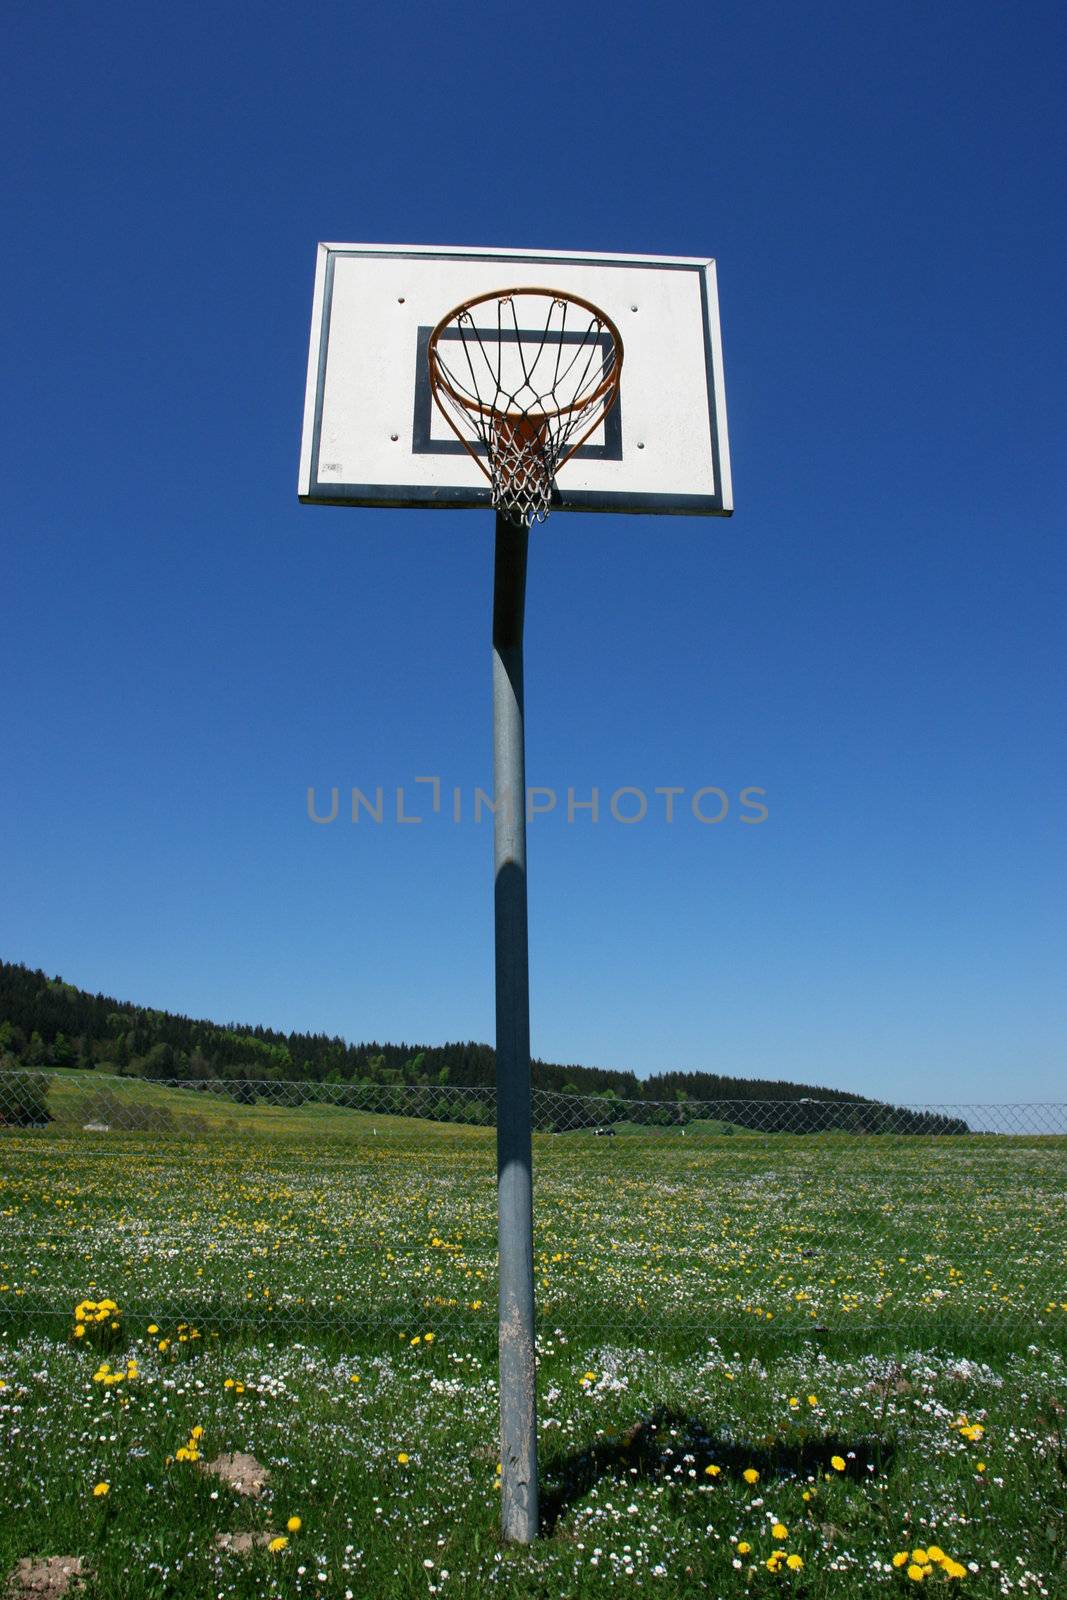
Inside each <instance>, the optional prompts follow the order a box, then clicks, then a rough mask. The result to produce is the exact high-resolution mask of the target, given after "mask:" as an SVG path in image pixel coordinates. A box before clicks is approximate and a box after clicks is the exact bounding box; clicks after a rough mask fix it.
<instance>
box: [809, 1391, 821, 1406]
mask: <svg viewBox="0 0 1067 1600" xmlns="http://www.w3.org/2000/svg"><path fill="white" fill-rule="evenodd" d="M818 1403H819V1397H818V1395H817V1394H809V1395H808V1405H809V1406H817V1405H818Z"/></svg>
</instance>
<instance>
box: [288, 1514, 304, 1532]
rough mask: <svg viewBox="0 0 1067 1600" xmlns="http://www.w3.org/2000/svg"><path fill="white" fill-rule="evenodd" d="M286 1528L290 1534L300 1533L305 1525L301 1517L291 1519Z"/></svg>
mask: <svg viewBox="0 0 1067 1600" xmlns="http://www.w3.org/2000/svg"><path fill="white" fill-rule="evenodd" d="M285 1526H286V1529H287V1531H288V1532H289V1533H299V1532H300V1530H301V1528H302V1527H303V1526H304V1524H303V1522H302V1521H301V1519H300V1518H299V1517H290V1518H289V1521H288V1522H287V1523H286V1524H285Z"/></svg>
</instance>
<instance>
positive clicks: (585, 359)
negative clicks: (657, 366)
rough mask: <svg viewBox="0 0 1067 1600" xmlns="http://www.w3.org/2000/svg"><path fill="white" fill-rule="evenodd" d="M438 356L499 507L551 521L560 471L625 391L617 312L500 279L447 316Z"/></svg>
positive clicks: (528, 521) (450, 401) (450, 415)
mask: <svg viewBox="0 0 1067 1600" xmlns="http://www.w3.org/2000/svg"><path fill="white" fill-rule="evenodd" d="M483 308H484V309H483ZM479 311H480V312H481V315H478V313H479ZM429 360H430V389H431V391H432V393H433V397H434V400H435V401H436V402H437V406H438V409H439V410H440V412H441V414H442V416H443V417H444V419H445V421H446V422H447V423H448V425H449V427H450V428H451V429H452V431H453V433H454V434H455V435H456V437H457V439H459V441H460V443H461V444H462V445H463V447H464V449H466V450H468V451H469V452H470V454H471V456H472V457H473V458H474V460H475V462H476V463H477V465H478V468H479V470H480V471H481V472H483V473H484V474H485V476H486V477H487V478H488V479H489V482H490V484H491V486H492V495H493V505H494V506H495V507H496V509H497V511H499V512H500V513H501V515H502V516H505V517H507V518H508V520H509V521H511V522H515V523H518V524H519V525H520V526H525V527H530V526H531V525H532V524H533V523H534V522H543V521H544V520H545V518H546V517H547V515H548V513H549V510H550V508H551V503H552V494H553V491H554V489H555V487H556V474H557V472H558V471H559V469H560V468H561V467H562V466H563V464H564V463H565V462H566V461H569V460H570V458H571V456H573V455H574V453H575V451H576V450H579V449H580V448H581V446H582V445H583V444H584V443H585V441H586V440H587V439H588V438H589V436H590V435H591V434H592V433H593V432H594V431H595V430H596V428H597V427H599V425H600V423H601V422H603V420H604V418H605V417H606V416H607V414H608V412H609V411H610V410H611V408H612V406H613V405H614V404H615V401H616V400H617V399H618V395H619V374H620V372H621V370H622V339H621V337H620V335H619V330H618V329H617V328H616V326H615V324H614V323H613V322H612V320H611V318H610V317H608V316H606V315H605V313H604V312H603V311H600V310H599V309H598V308H597V307H596V306H595V305H593V304H592V302H591V301H589V300H582V299H579V297H578V296H577V295H573V294H565V293H563V292H562V291H561V290H558V289H495V290H493V292H492V293H491V294H483V295H479V296H478V297H477V298H476V299H474V300H466V301H464V303H463V304H462V305H460V306H456V308H455V309H454V310H453V311H450V312H449V313H448V315H447V316H445V317H442V318H441V321H440V322H439V323H438V324H437V326H436V328H435V329H434V330H433V332H432V333H431V335H430V343H429ZM483 457H484V459H483Z"/></svg>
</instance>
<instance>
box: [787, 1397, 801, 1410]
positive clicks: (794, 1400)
mask: <svg viewBox="0 0 1067 1600" xmlns="http://www.w3.org/2000/svg"><path fill="white" fill-rule="evenodd" d="M799 1404H800V1401H799V1400H798V1399H797V1397H796V1395H795V1394H791V1395H790V1396H789V1409H790V1411H795V1410H796V1409H797V1407H798V1406H799Z"/></svg>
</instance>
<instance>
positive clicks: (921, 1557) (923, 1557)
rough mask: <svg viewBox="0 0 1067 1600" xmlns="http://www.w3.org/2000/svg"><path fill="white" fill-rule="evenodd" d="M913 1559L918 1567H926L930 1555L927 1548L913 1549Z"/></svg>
mask: <svg viewBox="0 0 1067 1600" xmlns="http://www.w3.org/2000/svg"><path fill="white" fill-rule="evenodd" d="M911 1559H912V1560H913V1561H914V1562H915V1565H916V1566H917V1567H925V1565H926V1563H927V1561H929V1559H930V1557H929V1556H928V1554H927V1552H926V1551H925V1550H913V1551H912V1552H911Z"/></svg>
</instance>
